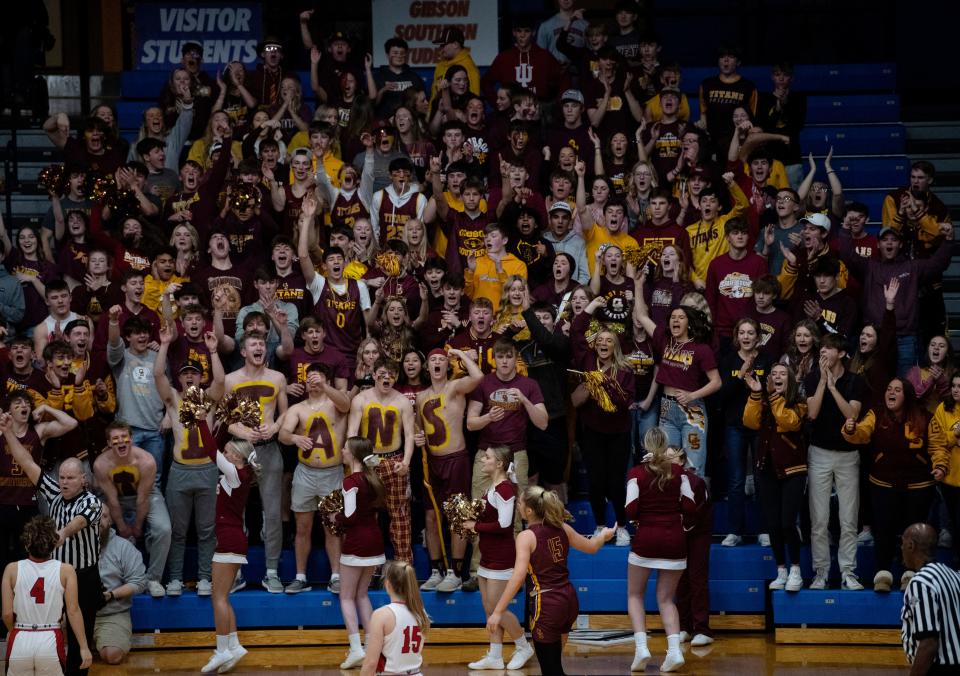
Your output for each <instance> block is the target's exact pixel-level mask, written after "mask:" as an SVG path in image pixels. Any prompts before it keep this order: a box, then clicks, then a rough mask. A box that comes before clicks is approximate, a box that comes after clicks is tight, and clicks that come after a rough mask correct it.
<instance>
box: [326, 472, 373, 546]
mask: <svg viewBox="0 0 960 676" xmlns="http://www.w3.org/2000/svg"><path fill="white" fill-rule="evenodd" d="M352 490H355V491H356V492H357V498H356V499H357V506H356V509H355V510H354V512H353V514H351V515H350V516H346V515H345V514H343V513H342V512H341V513H340V514H337V517H336V519H337V523H339V524H341V525H343V526H346V530H345V533H344V536H343V553H344V554H346V555H348V556H357V557H362V558H368V557H371V556H380V555H382V554H383V535H382V534H381V533H380V525H379V524H378V523H377V509H376V508H375V507H374V506H373V502H374V499H375V497H376V495H375V493H374V492H373V489H372V488H370V484H369V483H368V482H367V479H366V477H365V476H363V473H362V472H354V473H353V474H351V475H350V476H348V477H345V478H344V480H343V493H344V497H346V494H347V493H349V492H350V491H352Z"/></svg>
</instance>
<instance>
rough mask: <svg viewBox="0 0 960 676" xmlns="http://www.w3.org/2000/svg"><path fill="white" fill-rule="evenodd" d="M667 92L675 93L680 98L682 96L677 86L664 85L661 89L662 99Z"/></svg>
mask: <svg viewBox="0 0 960 676" xmlns="http://www.w3.org/2000/svg"><path fill="white" fill-rule="evenodd" d="M667 94H673V95H674V96H676V97H677V98H678V99H679V98H680V90H679V89H677V88H676V87H664V88H663V89H661V90H660V98H661V99H662V98H663V97H664V96H666V95H667Z"/></svg>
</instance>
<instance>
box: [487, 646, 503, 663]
mask: <svg viewBox="0 0 960 676" xmlns="http://www.w3.org/2000/svg"><path fill="white" fill-rule="evenodd" d="M487 654H488V655H490V657H492V658H493V659H495V660H502V659H503V644H502V643H491V644H490V650H489V651H488V652H487Z"/></svg>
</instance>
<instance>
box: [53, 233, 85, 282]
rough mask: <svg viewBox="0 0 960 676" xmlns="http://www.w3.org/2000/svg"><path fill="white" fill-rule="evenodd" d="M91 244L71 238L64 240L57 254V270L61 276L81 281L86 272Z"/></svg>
mask: <svg viewBox="0 0 960 676" xmlns="http://www.w3.org/2000/svg"><path fill="white" fill-rule="evenodd" d="M92 248H93V245H92V244H90V243H89V242H83V243H77V242H74V241H73V240H70V241H67V242H64V243H63V244H62V245H61V247H60V253H58V254H57V271H58V272H59V273H60V276H61V277H72V278H73V279H75V280H77V281H78V282H82V281H83V276H84V275H86V274H87V256H89V255H90V250H91V249H92Z"/></svg>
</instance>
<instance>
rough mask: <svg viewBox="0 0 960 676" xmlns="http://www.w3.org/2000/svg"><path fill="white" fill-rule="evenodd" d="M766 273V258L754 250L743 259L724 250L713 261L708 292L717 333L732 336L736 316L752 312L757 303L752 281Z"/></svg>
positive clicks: (709, 270) (710, 267)
mask: <svg viewBox="0 0 960 676" xmlns="http://www.w3.org/2000/svg"><path fill="white" fill-rule="evenodd" d="M765 274H767V259H766V258H764V257H763V256H761V255H759V254H756V253H753V252H752V251H748V252H747V255H746V256H745V257H744V258H742V259H740V260H734V259H733V258H731V257H730V255H729V254H724V255H722V256H717V257H716V258H714V259H713V260H712V261H710V265H709V267H708V268H707V281H706V296H707V303H709V305H710V310H711V311H712V312H713V325H714V330H715V332H716V335H718V336H728V337H729V336H730V333H731V331H732V330H733V325H734V324H735V323H736V322H737V320H738V319H740V318H741V317H745V316H747V314H749V312H750V309H751V308H753V307H754V302H753V282H754V280H756V279H759V278H760V277H762V276H763V275H765Z"/></svg>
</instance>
